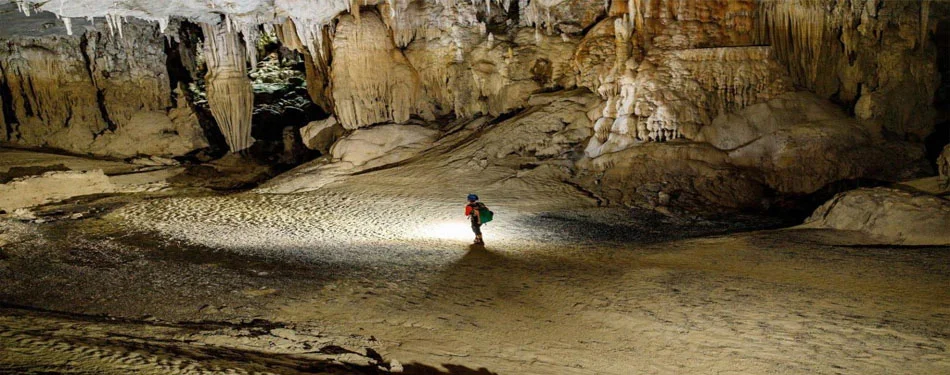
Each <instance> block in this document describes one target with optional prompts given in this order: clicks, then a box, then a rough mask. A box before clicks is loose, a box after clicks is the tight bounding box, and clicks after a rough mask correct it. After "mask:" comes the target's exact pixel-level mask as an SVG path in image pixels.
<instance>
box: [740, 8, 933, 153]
mask: <svg viewBox="0 0 950 375" xmlns="http://www.w3.org/2000/svg"><path fill="white" fill-rule="evenodd" d="M931 3H932V2H931V1H880V0H859V1H854V0H808V1H804V0H798V1H764V2H762V3H761V4H760V6H759V9H758V16H757V22H758V25H757V26H756V28H755V31H756V32H757V34H758V41H759V42H761V43H765V44H770V45H772V48H773V49H774V51H775V56H776V57H777V59H778V61H780V62H782V63H783V64H784V65H785V66H786V67H788V71H789V73H790V74H791V76H792V78H793V79H794V80H795V82H796V83H798V84H800V85H802V86H804V87H807V88H808V89H809V90H810V91H813V92H815V93H817V94H818V95H819V96H821V97H823V98H834V99H835V100H836V101H839V102H842V103H844V104H846V105H847V106H848V108H849V109H851V108H853V110H854V113H855V115H856V116H857V117H858V118H859V119H861V120H864V121H865V122H867V123H869V124H872V125H873V126H874V127H876V128H878V129H883V130H884V131H885V132H886V134H888V135H890V136H892V137H894V138H897V139H912V140H920V139H922V138H923V137H925V136H927V135H928V134H929V133H930V132H931V131H932V129H933V125H934V116H935V111H934V108H933V105H932V104H933V95H934V91H935V90H936V88H937V83H938V82H939V78H938V75H937V67H936V64H935V60H936V53H935V52H936V50H935V46H934V43H933V41H932V40H930V33H931V28H932V27H933V26H934V25H935V22H933V21H931V20H930V17H931V16H930V8H931V6H941V5H938V4H931ZM935 3H936V2H935ZM943 6H945V5H943ZM898 98H900V99H898Z"/></svg>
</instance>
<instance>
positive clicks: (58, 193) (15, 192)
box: [0, 169, 115, 212]
mask: <svg viewBox="0 0 950 375" xmlns="http://www.w3.org/2000/svg"><path fill="white" fill-rule="evenodd" d="M114 191H115V186H114V185H113V184H112V182H111V181H109V177H107V176H106V175H105V174H104V173H102V170H101V169H97V170H92V171H53V172H46V173H43V174H42V175H38V176H29V177H22V178H18V179H14V180H13V181H10V182H8V183H6V184H2V185H0V210H3V211H7V212H13V211H14V210H16V209H18V208H24V207H32V206H37V205H41V204H46V203H52V202H58V201H62V200H65V199H69V198H72V197H77V196H80V195H90V194H101V193H111V192H114Z"/></svg>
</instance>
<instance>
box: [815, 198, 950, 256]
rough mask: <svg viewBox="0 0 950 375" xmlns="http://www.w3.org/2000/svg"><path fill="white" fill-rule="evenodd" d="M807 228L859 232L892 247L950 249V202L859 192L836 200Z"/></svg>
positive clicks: (940, 199) (820, 211)
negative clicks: (929, 246) (928, 246)
mask: <svg viewBox="0 0 950 375" xmlns="http://www.w3.org/2000/svg"><path fill="white" fill-rule="evenodd" d="M803 227H805V228H828V229H838V230H849V231H857V232H861V233H863V234H866V235H868V236H869V237H870V239H871V240H873V241H874V242H875V243H883V244H890V245H950V201H948V200H946V199H943V198H939V197H936V196H933V195H929V194H921V193H911V192H908V191H904V190H898V189H892V188H868V189H858V190H853V191H849V192H845V193H842V194H838V195H837V196H835V197H834V198H832V199H831V200H830V201H828V202H827V203H825V204H824V205H822V206H821V207H819V208H818V209H817V210H815V212H814V213H813V214H812V215H811V216H810V217H809V218H808V219H806V220H805V224H804V225H803Z"/></svg>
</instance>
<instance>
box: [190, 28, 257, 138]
mask: <svg viewBox="0 0 950 375" xmlns="http://www.w3.org/2000/svg"><path fill="white" fill-rule="evenodd" d="M201 29H202V31H203V32H204V35H205V44H204V46H205V56H206V59H207V62H208V74H207V75H206V76H205V81H207V83H208V106H209V107H211V113H212V114H213V115H214V119H215V120H216V121H217V123H218V128H220V129H221V133H222V134H224V139H225V141H227V143H228V148H229V149H230V150H231V152H238V151H242V150H245V149H247V148H248V147H251V145H252V144H253V143H254V139H253V138H251V118H252V115H253V110H254V93H253V91H252V89H251V82H250V81H249V80H248V78H247V63H246V62H245V58H246V57H245V56H246V54H247V51H246V50H245V46H244V43H243V42H242V41H241V39H240V36H239V35H238V33H237V31H234V30H231V26H230V25H226V24H221V23H215V24H202V27H201Z"/></svg>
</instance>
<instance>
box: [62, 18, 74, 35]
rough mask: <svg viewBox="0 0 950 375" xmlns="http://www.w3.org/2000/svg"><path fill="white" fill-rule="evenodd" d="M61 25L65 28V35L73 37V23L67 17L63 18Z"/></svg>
mask: <svg viewBox="0 0 950 375" xmlns="http://www.w3.org/2000/svg"><path fill="white" fill-rule="evenodd" d="M63 25H65V26H66V35H73V23H72V20H71V19H70V18H69V17H63Z"/></svg>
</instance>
